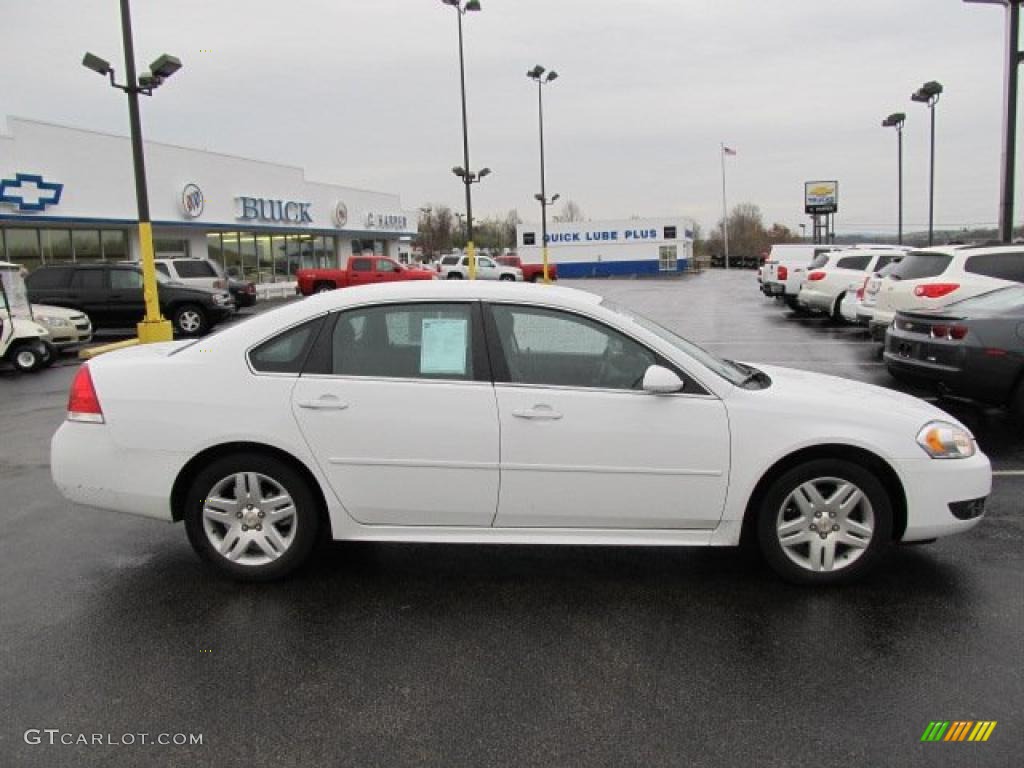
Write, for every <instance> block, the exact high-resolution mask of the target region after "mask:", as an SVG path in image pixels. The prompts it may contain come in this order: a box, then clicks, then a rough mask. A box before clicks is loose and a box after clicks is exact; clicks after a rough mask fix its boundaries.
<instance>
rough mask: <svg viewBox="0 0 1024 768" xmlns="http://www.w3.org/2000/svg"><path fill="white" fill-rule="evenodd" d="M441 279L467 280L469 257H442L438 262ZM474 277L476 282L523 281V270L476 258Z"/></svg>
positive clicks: (491, 260)
mask: <svg viewBox="0 0 1024 768" xmlns="http://www.w3.org/2000/svg"><path fill="white" fill-rule="evenodd" d="M438 270H439V271H440V272H441V277H443V278H446V279H448V280H462V279H468V278H469V256H442V257H441V261H440V262H438ZM476 277H477V279H478V280H507V281H512V280H518V281H519V282H522V280H523V270H521V269H519V267H506V266H505V265H503V264H499V263H498V262H496V261H495V260H494V259H491V258H488V257H487V256H477V257H476Z"/></svg>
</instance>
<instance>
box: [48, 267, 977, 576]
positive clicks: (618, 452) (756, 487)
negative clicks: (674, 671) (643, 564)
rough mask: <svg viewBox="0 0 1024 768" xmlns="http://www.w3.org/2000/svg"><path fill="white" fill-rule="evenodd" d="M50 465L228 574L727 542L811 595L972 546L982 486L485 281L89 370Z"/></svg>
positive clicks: (272, 320)
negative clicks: (936, 548) (378, 548)
mask: <svg viewBox="0 0 1024 768" xmlns="http://www.w3.org/2000/svg"><path fill="white" fill-rule="evenodd" d="M200 370H201V371H202V381H203V386H201V387H198V386H196V376H197V371H200ZM150 404H152V407H150ZM808 413H812V414H814V418H807V414H808ZM879 414H884V416H885V417H884V418H879V417H878V415H879ZM50 466H51V470H52V473H53V479H54V481H55V483H56V485H57V487H58V488H59V489H60V491H61V493H63V494H64V495H65V496H66V497H67V498H68V499H70V500H72V501H74V502H76V503H80V504H85V505H91V506H98V507H103V508H107V509H113V510H118V511H123V512H129V513H132V514H137V515H143V516H147V517H152V518H155V519H159V520H164V521H184V523H185V528H186V531H187V533H188V537H189V540H190V541H191V543H192V546H193V547H194V548H195V549H196V551H197V552H198V553H199V555H200V556H201V557H202V558H204V559H205V560H207V561H208V562H210V563H212V564H213V565H214V566H216V567H217V568H218V569H219V570H220V571H222V572H223V573H225V574H228V575H230V576H232V577H236V578H240V579H249V580H266V579H272V578H276V577H280V576H282V575H284V574H286V573H288V572H289V571H291V570H292V569H294V568H295V567H297V566H299V565H300V564H301V563H302V562H303V561H304V560H305V559H306V558H307V556H308V555H309V553H310V551H311V549H312V547H313V544H314V542H315V541H317V539H318V538H319V537H320V536H321V533H322V534H323V535H324V536H327V537H330V538H333V539H344V540H364V541H420V542H462V543H490V544H575V545H580V544H591V545H593V544H606V545H641V546H650V545H652V544H656V545H659V546H689V545H703V546H706V545H735V544H738V543H739V541H740V539H741V534H742V533H744V532H749V533H750V534H751V536H752V538H753V540H755V541H757V542H758V543H759V544H760V548H761V551H762V552H763V554H764V556H765V558H766V559H767V561H768V562H769V563H770V564H771V566H772V567H773V568H774V569H775V570H776V571H777V572H778V573H779V574H780V575H781V576H782V577H784V578H786V579H789V580H792V581H795V582H799V583H806V584H831V583H835V582H839V581H848V580H851V579H856V578H857V577H859V576H861V575H863V574H864V573H865V572H866V571H867V570H868V569H870V567H871V566H872V565H873V564H874V563H875V562H876V560H877V558H878V556H879V554H880V553H881V552H882V551H883V550H884V549H885V548H886V547H887V546H888V545H889V544H890V543H891V542H892V541H894V540H896V541H904V542H907V541H920V540H928V539H932V538H935V537H937V536H944V535H948V534H953V533H957V532H960V531H966V530H968V529H970V528H972V527H974V526H975V525H976V524H977V523H978V522H979V520H980V519H981V517H982V515H983V512H984V503H985V498H986V497H987V496H988V494H989V491H990V488H991V468H990V465H989V461H988V459H987V458H986V457H985V456H984V455H983V454H982V453H981V452H980V451H979V450H978V448H977V445H976V444H975V441H974V438H973V437H972V436H971V434H970V432H969V431H968V430H967V429H966V428H965V427H964V426H963V425H962V424H960V423H958V422H957V421H955V420H954V419H953V418H952V417H950V416H949V415H948V414H946V413H944V412H943V411H941V410H939V409H937V408H935V407H934V406H932V405H930V404H928V403H926V402H924V401H922V400H920V399H918V398H915V397H910V396H908V395H904V394H902V393H899V392H894V391H892V390H887V389H883V388H880V387H874V386H871V385H868V384H863V383H860V382H856V381H851V380H847V379H840V378H833V377H829V376H824V375H820V374H815V373H809V372H806V371H794V370H787V369H785V368H779V367H775V366H767V365H765V366H761V365H758V366H754V365H749V364H745V363H732V362H728V361H726V360H722V359H719V358H717V357H715V356H713V355H711V354H709V353H707V352H705V351H704V350H702V349H700V348H699V347H697V346H695V345H693V344H692V343H690V342H688V341H686V340H684V339H682V338H680V337H679V336H677V335H676V334H674V333H672V332H671V331H669V330H667V329H665V328H662V327H661V326H658V325H657V324H655V323H653V322H651V321H650V320H647V319H645V318H643V317H641V316H639V315H637V314H635V313H633V312H631V311H629V310H627V309H625V308H622V307H620V306H618V305H617V304H615V303H613V302H611V301H609V300H607V299H602V298H601V297H600V296H596V295H593V294H589V293H584V292H582V291H576V290H572V289H567V288H562V287H559V286H551V287H547V288H545V289H540V288H538V287H536V286H526V285H522V286H499V285H497V284H496V283H495V282H494V281H483V280H479V281H465V280H462V281H447V280H446V281H415V282H401V283H392V284H389V285H376V286H372V287H357V288H351V289H347V290H344V291H336V292H330V293H324V294H319V295H317V296H313V297H311V298H309V299H306V300H304V301H300V302H294V303H292V304H288V305H285V306H283V307H280V308H278V309H277V310H276V311H275V312H268V313H265V314H262V315H257V316H255V317H252V318H250V319H249V320H248V321H246V322H245V323H240V324H238V325H235V326H232V327H230V328H227V329H225V330H224V331H222V332H221V333H219V334H217V336H216V337H215V338H211V339H209V340H201V341H199V342H197V343H192V344H189V343H183V342H168V343H164V344H150V345H146V346H145V347H136V348H131V349H124V350H120V351H116V352H110V353H108V354H105V355H102V356H100V357H98V358H96V359H95V360H92V361H90V362H89V363H88V364H87V365H84V366H82V368H81V369H80V370H79V372H78V374H77V376H76V377H75V379H74V381H73V383H72V385H71V393H70V397H69V403H68V417H67V420H66V421H65V422H64V423H63V424H62V425H61V427H60V428H59V429H58V431H57V433H56V435H55V436H54V438H53V440H52V442H51V454H50ZM499 488H500V493H499Z"/></svg>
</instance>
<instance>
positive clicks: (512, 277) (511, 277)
mask: <svg viewBox="0 0 1024 768" xmlns="http://www.w3.org/2000/svg"><path fill="white" fill-rule="evenodd" d="M515 279H516V276H515V275H502V276H501V277H499V278H498V280H504V281H505V282H506V283H507V282H509V281H512V282H515Z"/></svg>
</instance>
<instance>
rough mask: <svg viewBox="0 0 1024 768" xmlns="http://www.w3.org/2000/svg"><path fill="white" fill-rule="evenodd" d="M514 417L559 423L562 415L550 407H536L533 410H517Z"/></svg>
mask: <svg viewBox="0 0 1024 768" xmlns="http://www.w3.org/2000/svg"><path fill="white" fill-rule="evenodd" d="M512 415H513V416H516V417H518V418H520V419H534V420H536V421H558V419H560V418H562V414H560V413H559V412H558V411H556V410H555V409H554V408H552V407H551V406H550V405H535V406H533V408H517V409H516V410H514V411H512Z"/></svg>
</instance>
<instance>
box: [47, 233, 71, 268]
mask: <svg viewBox="0 0 1024 768" xmlns="http://www.w3.org/2000/svg"><path fill="white" fill-rule="evenodd" d="M39 242H40V244H41V246H42V256H43V261H44V262H45V263H47V264H52V263H55V262H68V261H74V256H73V252H72V250H71V230H69V229H41V230H39Z"/></svg>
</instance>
